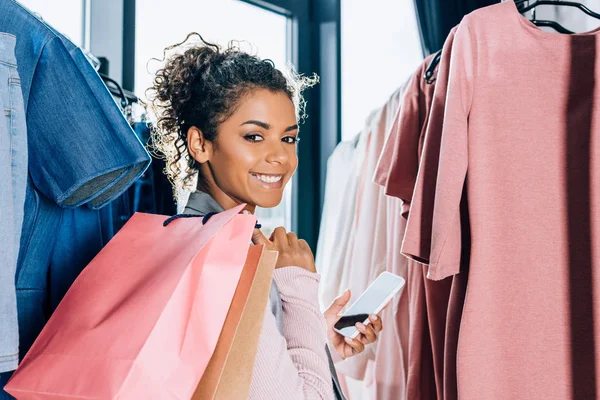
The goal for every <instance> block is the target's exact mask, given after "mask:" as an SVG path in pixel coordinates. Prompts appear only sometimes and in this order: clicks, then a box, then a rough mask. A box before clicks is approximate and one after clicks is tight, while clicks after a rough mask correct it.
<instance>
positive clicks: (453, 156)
mask: <svg viewBox="0 0 600 400" xmlns="http://www.w3.org/2000/svg"><path fill="white" fill-rule="evenodd" d="M475 51H476V47H475V44H474V41H473V39H472V35H471V32H470V29H469V25H468V20H463V22H462V23H461V25H460V26H459V27H458V29H457V30H456V34H455V36H452V35H451V36H450V37H449V38H448V40H447V42H446V44H445V45H444V49H443V55H442V60H441V62H440V67H439V72H438V80H437V86H436V89H435V94H434V99H433V104H432V110H431V114H430V120H429V122H428V127H427V132H426V138H425V145H424V152H423V157H422V159H421V164H420V167H419V173H418V176H417V182H416V186H415V192H414V193H413V198H412V202H411V212H410V215H409V219H408V223H407V229H406V233H405V237H404V242H403V246H402V252H403V254H404V255H406V256H407V257H409V258H411V259H414V260H416V261H418V262H421V263H425V264H429V272H428V278H430V279H434V280H440V279H444V278H446V277H448V276H451V275H454V274H457V273H458V272H459V271H460V258H461V252H462V226H461V222H462V221H461V199H462V194H463V188H464V185H465V180H466V175H467V165H468V141H467V139H468V138H467V134H468V118H469V113H470V110H471V104H472V98H473V86H474V81H475V60H476V57H477V55H476V52H475Z"/></svg>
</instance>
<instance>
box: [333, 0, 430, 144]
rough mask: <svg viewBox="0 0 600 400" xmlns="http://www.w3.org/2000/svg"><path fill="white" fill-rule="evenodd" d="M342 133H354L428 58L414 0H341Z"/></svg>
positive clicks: (352, 134) (345, 136)
mask: <svg viewBox="0 0 600 400" xmlns="http://www.w3.org/2000/svg"><path fill="white" fill-rule="evenodd" d="M341 6H342V13H341V35H342V38H341V40H342V139H343V140H348V139H351V138H352V137H354V136H355V135H356V134H357V133H359V132H360V130H361V129H362V128H363V126H364V123H365V121H366V119H367V117H368V115H369V114H370V113H371V111H373V110H375V109H377V108H379V107H381V106H383V105H384V104H385V102H386V101H387V100H388V99H389V97H390V96H391V95H392V93H393V92H394V91H395V90H396V89H397V88H399V87H400V86H401V85H402V84H403V83H404V82H405V81H406V80H407V79H408V78H409V77H410V75H411V74H412V73H413V72H414V71H415V70H416V69H417V68H418V67H419V63H420V62H421V61H422V60H423V55H422V52H421V41H420V37H419V30H418V25H417V18H416V14H415V10H414V4H413V2H412V1H398V0H373V1H369V2H366V1H362V0H341Z"/></svg>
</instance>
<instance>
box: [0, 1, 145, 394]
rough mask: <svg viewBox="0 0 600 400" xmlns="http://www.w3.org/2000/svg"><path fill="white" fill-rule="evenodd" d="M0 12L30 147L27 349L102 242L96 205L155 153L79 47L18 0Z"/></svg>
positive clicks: (21, 298) (22, 272) (23, 244)
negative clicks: (12, 41)
mask: <svg viewBox="0 0 600 400" xmlns="http://www.w3.org/2000/svg"><path fill="white" fill-rule="evenodd" d="M0 10H2V11H1V12H0V31H2V32H7V33H9V34H12V35H14V36H16V37H17V43H16V48H15V56H16V60H17V61H18V72H19V75H20V78H21V88H22V96H23V99H24V108H25V115H26V122H27V141H28V145H27V147H28V151H29V169H28V171H29V174H28V177H27V190H26V198H25V215H24V220H23V230H22V235H21V239H20V251H19V258H18V262H17V277H16V288H17V307H18V320H19V334H20V356H21V357H23V356H24V354H25V353H26V352H27V350H28V349H29V347H30V346H31V344H32V343H33V341H34V340H35V338H36V337H37V335H38V334H39V332H40V331H41V329H42V328H43V326H44V324H45V323H46V321H47V319H48V318H49V316H50V314H51V312H52V310H53V309H54V307H55V306H56V305H57V303H58V302H59V301H60V299H61V298H62V295H63V294H64V292H65V291H66V290H67V289H68V287H69V286H70V285H71V284H72V282H73V280H74V278H75V277H76V276H77V275H78V274H79V273H80V272H81V270H82V269H83V268H84V267H85V266H86V265H87V264H88V263H89V261H90V260H91V258H93V256H94V255H95V254H96V253H97V252H98V251H99V250H100V249H101V248H102V246H103V245H104V244H105V243H106V229H104V227H102V226H101V221H102V216H103V213H102V211H99V210H98V209H99V208H100V207H102V206H103V205H105V204H108V203H110V202H111V201H112V200H113V199H114V198H116V197H117V196H118V195H120V194H121V193H123V192H124V191H125V190H127V188H128V187H129V186H130V185H131V183H132V182H133V181H135V179H137V177H139V176H141V174H142V173H143V172H144V170H145V169H146V168H147V166H148V165H149V163H150V157H149V156H148V153H147V152H146V151H145V149H144V147H143V146H142V144H141V143H140V141H139V140H138V138H137V137H136V135H135V134H134V132H133V131H132V129H131V127H130V126H129V124H128V123H127V121H126V120H125V118H124V117H123V115H122V113H121V111H120V109H119V107H118V105H117V104H116V103H115V101H114V100H113V98H112V96H111V95H110V93H109V92H108V91H107V89H106V87H105V86H104V84H103V82H102V80H101V79H100V77H99V76H98V74H97V73H96V71H95V70H94V69H93V68H92V66H91V65H90V64H89V63H88V62H87V59H86V58H85V56H84V55H83V53H82V52H81V50H80V49H78V48H77V47H76V46H74V45H73V44H72V43H71V42H69V41H68V40H67V39H66V38H64V37H63V36H61V35H60V34H58V33H57V32H56V31H54V30H52V29H51V28H50V27H49V26H47V25H46V24H45V23H43V22H42V21H40V20H39V19H38V18H37V17H35V16H34V15H33V14H31V13H30V12H29V11H27V10H26V9H25V8H23V7H22V6H21V5H19V4H18V3H17V2H15V1H13V0H0ZM82 205H85V206H84V207H79V206H82ZM67 209H68V210H67ZM99 227H100V228H99ZM7 376H8V374H4V375H2V376H0V382H5V381H6V380H7V379H8V378H7ZM0 387H2V386H0ZM10 398H11V397H10V396H8V395H7V394H6V393H5V392H3V391H2V392H0V399H10Z"/></svg>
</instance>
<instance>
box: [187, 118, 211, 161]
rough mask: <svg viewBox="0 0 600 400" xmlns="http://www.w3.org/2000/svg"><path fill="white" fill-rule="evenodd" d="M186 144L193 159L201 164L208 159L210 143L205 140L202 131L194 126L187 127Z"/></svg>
mask: <svg viewBox="0 0 600 400" xmlns="http://www.w3.org/2000/svg"><path fill="white" fill-rule="evenodd" d="M187 145H188V151H189V153H190V156H191V157H192V158H193V159H194V160H196V161H198V162H199V163H201V164H202V163H205V162H207V161H210V157H211V154H212V143H210V142H209V141H208V140H206V139H205V138H204V134H203V133H202V131H201V130H200V129H198V128H196V127H195V126H192V127H190V129H188V133H187Z"/></svg>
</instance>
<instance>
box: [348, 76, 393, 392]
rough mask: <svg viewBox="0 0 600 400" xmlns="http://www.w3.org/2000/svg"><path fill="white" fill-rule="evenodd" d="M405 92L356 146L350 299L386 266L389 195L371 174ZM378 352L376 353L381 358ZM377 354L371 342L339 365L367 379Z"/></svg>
mask: <svg viewBox="0 0 600 400" xmlns="http://www.w3.org/2000/svg"><path fill="white" fill-rule="evenodd" d="M403 92H404V89H403V88H401V89H398V90H397V91H396V92H395V93H394V94H393V95H392V96H391V98H390V100H389V101H388V102H387V103H386V104H385V105H384V106H383V107H382V109H380V110H378V111H377V112H375V113H374V114H372V115H371V119H370V122H371V123H370V130H369V131H368V134H363V135H361V137H360V140H359V143H358V146H357V151H360V149H361V148H363V149H364V150H363V151H365V153H366V154H365V157H364V162H363V164H362V167H361V169H360V171H361V173H360V177H359V182H358V190H357V199H356V208H355V211H354V213H353V215H352V218H353V224H352V234H351V236H350V240H349V242H348V243H347V253H346V256H345V260H344V268H343V271H344V275H343V277H342V281H341V286H340V287H341V288H350V289H351V290H352V299H351V302H353V301H355V300H356V299H357V298H358V296H360V295H361V294H362V292H364V291H365V290H366V288H367V287H368V286H369V284H370V283H371V282H373V281H374V280H375V279H376V278H377V276H378V275H379V274H380V273H381V272H384V271H385V270H386V269H387V247H386V246H387V238H386V233H387V228H386V226H387V224H388V216H387V212H386V210H387V208H386V205H387V199H386V197H385V194H384V193H383V188H381V187H380V186H378V185H376V184H374V183H372V177H373V172H374V171H375V167H376V164H377V161H378V159H379V155H380V154H381V149H382V147H383V143H384V141H385V138H386V136H387V133H388V132H389V130H390V129H391V126H392V122H393V117H394V116H395V115H396V113H397V110H398V108H399V107H400V101H401V98H402V93H403ZM379 356H380V355H379V354H377V357H378V358H379ZM388 356H390V357H394V360H395V362H397V361H398V358H399V356H398V355H397V354H396V355H394V354H392V355H387V354H383V355H381V357H384V358H385V357H388ZM375 357H376V355H375V347H374V346H368V347H367V349H366V350H365V352H363V353H362V354H359V355H357V356H355V357H352V358H349V359H347V360H345V361H342V362H341V363H339V364H337V366H338V369H339V371H340V372H341V373H343V374H345V375H347V376H348V377H350V378H353V379H357V380H364V379H365V376H366V368H367V362H368V361H369V360H375ZM377 362H379V360H377Z"/></svg>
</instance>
